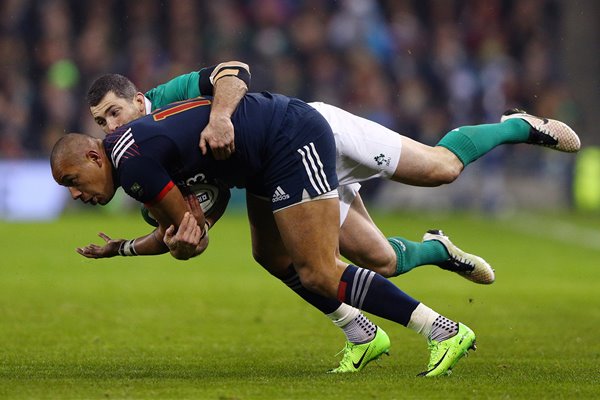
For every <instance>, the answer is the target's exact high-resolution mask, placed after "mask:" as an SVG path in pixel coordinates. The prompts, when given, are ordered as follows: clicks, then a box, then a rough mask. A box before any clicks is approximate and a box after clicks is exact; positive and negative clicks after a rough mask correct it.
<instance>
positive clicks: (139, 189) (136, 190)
mask: <svg viewBox="0 0 600 400" xmlns="http://www.w3.org/2000/svg"><path fill="white" fill-rule="evenodd" d="M129 190H130V191H131V193H135V194H136V195H137V196H142V194H144V190H143V189H142V187H141V186H140V184H139V183H137V182H135V183H134V184H133V185H131V187H130V188H129Z"/></svg>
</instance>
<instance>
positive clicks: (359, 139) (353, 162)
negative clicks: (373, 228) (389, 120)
mask: <svg viewBox="0 0 600 400" xmlns="http://www.w3.org/2000/svg"><path fill="white" fill-rule="evenodd" d="M309 105H310V106H311V107H314V108H315V109H316V110H317V111H318V112H319V113H321V115H323V117H324V118H325V119H326V120H327V122H328V123H329V125H330V126H331V130H332V131H333V136H334V138H335V147H336V173H337V175H338V180H339V182H340V186H339V187H338V193H339V197H340V225H342V224H343V223H344V221H345V219H346V217H347V216H348V211H349V209H350V206H351V204H352V202H353V201H354V199H355V198H356V196H357V195H358V191H359V190H360V183H358V182H362V181H366V180H369V179H373V178H389V177H390V176H392V175H393V174H394V172H395V171H396V167H397V166H398V162H399V161H400V155H401V153H402V140H401V137H402V136H401V135H400V134H399V133H397V132H394V131H392V130H391V129H388V128H386V127H385V126H383V125H380V124H378V123H376V122H373V121H370V120H368V119H365V118H361V117H359V116H357V115H354V114H351V113H349V112H348V111H345V110H342V109H341V108H338V107H335V106H332V105H329V104H325V103H321V102H316V103H309Z"/></svg>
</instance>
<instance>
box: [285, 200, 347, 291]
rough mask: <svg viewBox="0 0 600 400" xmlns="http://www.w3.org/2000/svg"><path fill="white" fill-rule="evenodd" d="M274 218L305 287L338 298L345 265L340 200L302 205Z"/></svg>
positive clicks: (297, 205) (313, 201)
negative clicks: (340, 251) (340, 241)
mask: <svg viewBox="0 0 600 400" xmlns="http://www.w3.org/2000/svg"><path fill="white" fill-rule="evenodd" d="M274 215H275V222H276V223H277V227H278V229H279V232H280V234H281V238H282V240H283V243H284V244H285V246H286V248H287V249H288V252H289V254H290V256H291V257H292V261H293V263H294V267H295V268H296V271H297V272H298V274H299V276H300V279H301V280H302V284H303V285H304V286H305V287H307V288H309V289H311V290H313V291H316V292H317V293H320V294H322V295H326V296H330V297H335V296H336V293H337V287H338V285H339V281H340V277H341V275H342V272H343V269H344V266H345V265H344V264H343V263H342V262H341V261H339V260H338V259H337V257H336V249H337V245H338V239H339V204H338V199H337V198H328V199H320V200H312V201H307V202H303V203H298V204H295V205H294V206H291V207H287V208H284V209H280V210H278V211H277V212H275V214H274Z"/></svg>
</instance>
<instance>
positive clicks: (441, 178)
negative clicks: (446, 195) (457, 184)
mask: <svg viewBox="0 0 600 400" xmlns="http://www.w3.org/2000/svg"><path fill="white" fill-rule="evenodd" d="M461 171H462V164H460V167H459V166H458V165H456V164H454V163H451V164H444V165H442V166H440V167H439V168H438V169H437V170H436V176H435V179H436V183H437V185H447V184H449V183H452V182H454V181H455V180H456V178H458V176H459V175H460V173H461Z"/></svg>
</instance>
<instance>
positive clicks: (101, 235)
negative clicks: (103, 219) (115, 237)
mask: <svg viewBox="0 0 600 400" xmlns="http://www.w3.org/2000/svg"><path fill="white" fill-rule="evenodd" d="M98 236H100V237H101V238H102V239H104V241H105V242H106V243H108V242H110V241H111V240H112V239H111V238H110V237H109V236H108V235H107V234H105V233H104V232H99V233H98Z"/></svg>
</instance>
